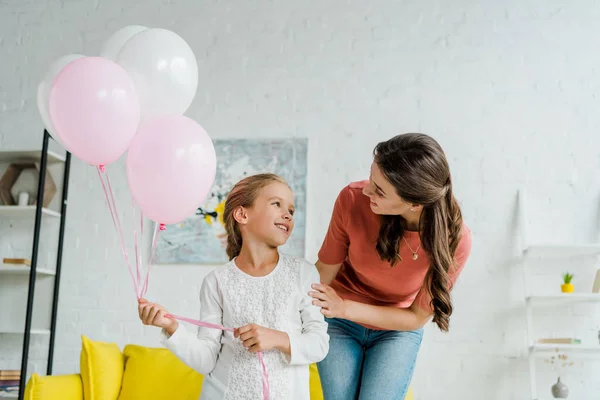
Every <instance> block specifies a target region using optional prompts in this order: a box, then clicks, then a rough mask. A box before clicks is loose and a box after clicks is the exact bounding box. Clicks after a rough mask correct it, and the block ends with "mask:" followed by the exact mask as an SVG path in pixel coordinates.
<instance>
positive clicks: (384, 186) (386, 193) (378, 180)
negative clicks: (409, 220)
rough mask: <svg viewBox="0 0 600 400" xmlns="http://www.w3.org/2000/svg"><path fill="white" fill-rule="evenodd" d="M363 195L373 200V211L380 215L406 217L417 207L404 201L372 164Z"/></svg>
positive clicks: (374, 164) (375, 165)
mask: <svg viewBox="0 0 600 400" xmlns="http://www.w3.org/2000/svg"><path fill="white" fill-rule="evenodd" d="M363 194H364V195H365V196H367V197H368V198H369V199H370V200H371V211H373V212H374V213H375V214H380V215H406V214H408V213H409V211H411V209H414V208H415V206H416V205H414V204H411V203H409V202H407V201H405V200H403V199H402V198H401V197H400V196H398V194H397V193H396V189H394V186H393V185H392V184H391V183H390V182H389V181H388V180H387V179H386V178H385V176H384V175H383V173H382V172H381V169H379V166H378V165H377V164H376V163H373V164H371V174H370V175H369V184H368V185H367V186H365V188H364V189H363Z"/></svg>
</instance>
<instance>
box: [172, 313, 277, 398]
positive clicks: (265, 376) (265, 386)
mask: <svg viewBox="0 0 600 400" xmlns="http://www.w3.org/2000/svg"><path fill="white" fill-rule="evenodd" d="M165 317H167V318H173V319H177V320H179V321H183V322H187V323H188V324H192V325H196V326H201V327H203V328H210V329H219V330H222V331H228V332H233V331H234V330H233V329H232V328H226V327H224V326H221V325H218V324H211V323H210V322H204V321H198V320H196V319H190V318H186V317H180V316H178V315H173V314H165ZM256 355H257V356H258V362H259V363H260V366H261V368H262V378H263V398H264V400H269V389H270V388H269V374H268V373H267V365H266V364H265V358H264V356H263V353H262V352H261V351H259V352H258V353H256Z"/></svg>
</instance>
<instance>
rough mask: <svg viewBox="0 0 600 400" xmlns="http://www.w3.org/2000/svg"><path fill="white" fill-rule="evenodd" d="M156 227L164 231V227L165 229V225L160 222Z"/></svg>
mask: <svg viewBox="0 0 600 400" xmlns="http://www.w3.org/2000/svg"><path fill="white" fill-rule="evenodd" d="M158 229H160V230H161V231H164V230H165V229H167V227H166V226H165V224H160V225H159V226H158Z"/></svg>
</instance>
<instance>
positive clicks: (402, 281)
mask: <svg viewBox="0 0 600 400" xmlns="http://www.w3.org/2000/svg"><path fill="white" fill-rule="evenodd" d="M470 251H471V233H470V231H469V229H468V228H467V227H466V225H464V224H463V221H462V215H461V211H460V207H459V205H458V203H457V201H456V199H455V198H454V195H453V194H452V179H451V177H450V169H449V167H448V161H447V160H446V156H445V154H444V151H443V150H442V148H441V147H440V145H439V144H438V143H437V142H436V141H435V140H434V139H433V138H431V137H429V136H427V135H424V134H418V133H408V134H402V135H398V136H396V137H393V138H392V139H390V140H388V141H385V142H382V143H379V144H378V145H377V146H376V147H375V151H374V162H373V164H372V165H371V174H370V177H369V180H368V181H363V182H355V183H350V184H349V185H348V186H346V187H345V188H344V189H342V191H341V192H340V194H339V196H338V198H337V200H336V202H335V206H334V209H333V215H332V217H331V222H330V224H329V229H328V232H327V236H326V237H325V240H324V242H323V245H322V247H321V249H320V251H319V260H318V261H317V264H316V265H317V268H318V270H319V273H320V275H321V284H316V285H313V290H314V291H311V292H310V294H311V296H312V297H313V298H314V300H313V304H315V305H317V306H320V307H321V312H322V313H323V315H324V316H325V317H326V320H327V322H328V324H329V328H328V333H329V335H330V349H329V354H328V355H327V356H326V357H325V359H324V360H323V361H321V362H320V363H319V364H318V369H319V374H320V377H321V382H322V387H323V394H324V397H325V399H326V400H342V399H343V400H347V399H357V398H358V399H365V400H371V399H400V400H401V399H404V396H405V394H406V391H407V390H408V386H409V384H410V380H411V378H412V374H413V370H414V366H415V362H416V358H417V353H418V351H419V347H420V345H421V340H422V336H423V326H424V325H425V323H426V322H428V321H429V319H430V318H431V317H433V322H434V323H435V324H436V325H437V326H438V327H439V329H441V330H442V331H448V329H449V322H450V315H451V314H452V302H451V299H450V290H451V289H452V286H453V285H454V283H455V282H456V279H457V278H458V276H459V274H460V273H461V271H462V269H463V267H464V265H465V263H466V261H467V258H468V256H469V253H470Z"/></svg>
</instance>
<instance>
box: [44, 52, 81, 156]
mask: <svg viewBox="0 0 600 400" xmlns="http://www.w3.org/2000/svg"><path fill="white" fill-rule="evenodd" d="M81 57H83V56H82V55H81V54H69V55H66V56H62V57H60V58H58V59H57V60H55V61H54V62H53V63H52V64H50V67H48V70H47V71H46V75H45V76H44V79H43V80H42V81H41V82H40V84H39V85H38V90H37V107H38V111H39V112H40V117H42V122H43V123H44V127H45V128H46V130H47V131H48V132H49V133H50V135H52V137H53V138H54V140H56V141H57V142H58V143H60V144H61V146H62V143H61V142H60V140H59V139H58V136H57V135H56V132H55V129H54V125H53V124H52V119H51V118H50V113H49V112H48V102H49V101H50V89H51V88H52V84H53V83H54V79H56V76H57V75H58V74H59V73H60V71H62V70H63V69H64V68H65V67H66V66H67V65H68V64H70V63H71V62H73V61H75V60H77V59H79V58H81ZM63 147H64V146H63Z"/></svg>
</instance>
